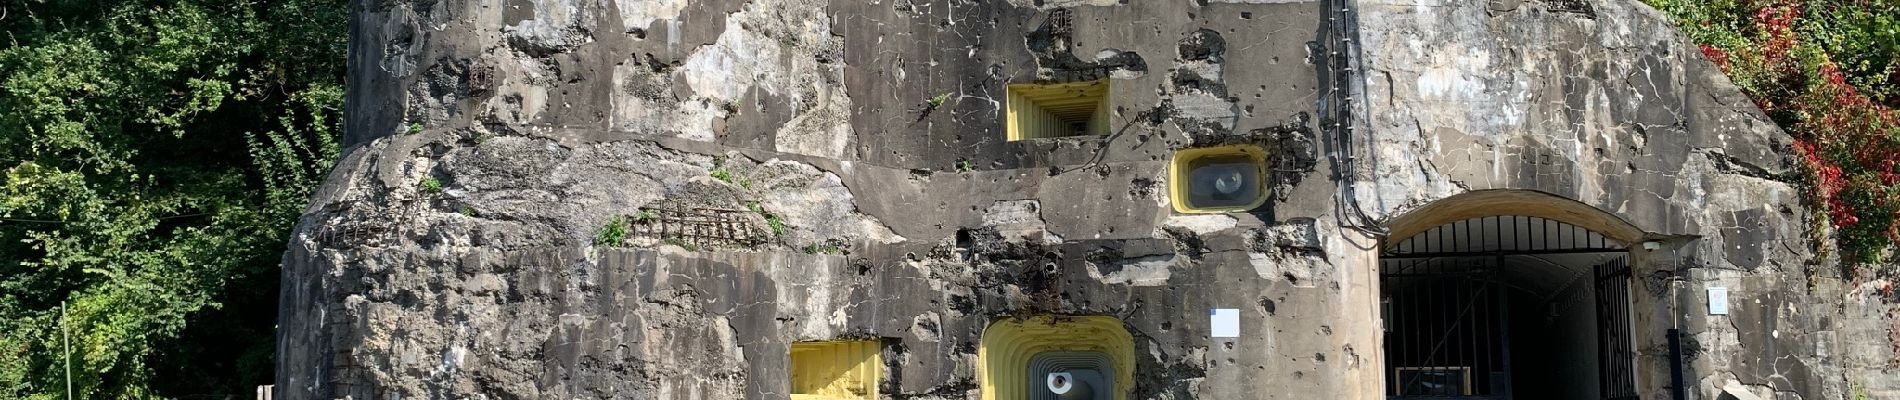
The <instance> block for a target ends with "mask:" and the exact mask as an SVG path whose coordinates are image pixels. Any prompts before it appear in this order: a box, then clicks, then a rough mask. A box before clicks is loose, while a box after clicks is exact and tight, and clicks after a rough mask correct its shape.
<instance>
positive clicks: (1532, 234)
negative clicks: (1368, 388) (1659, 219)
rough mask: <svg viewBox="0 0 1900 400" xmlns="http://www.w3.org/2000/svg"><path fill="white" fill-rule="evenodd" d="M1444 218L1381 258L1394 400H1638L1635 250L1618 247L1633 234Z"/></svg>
mask: <svg viewBox="0 0 1900 400" xmlns="http://www.w3.org/2000/svg"><path fill="white" fill-rule="evenodd" d="M1577 205H1581V204H1577ZM1586 208H1587V207H1586ZM1550 209H1551V208H1543V210H1546V211H1547V210H1550ZM1491 210H1492V211H1498V210H1511V209H1510V208H1504V207H1496V208H1492V209H1491ZM1440 211H1446V210H1440ZM1589 211H1594V209H1589ZM1446 214H1449V215H1453V216H1457V217H1460V219H1444V215H1446ZM1439 218H1440V219H1438V220H1431V222H1432V223H1434V224H1436V225H1434V226H1430V227H1428V228H1416V227H1414V228H1409V229H1406V230H1400V229H1394V231H1395V233H1401V234H1404V235H1405V236H1396V235H1395V236H1393V237H1392V239H1390V240H1389V241H1387V242H1386V243H1385V244H1384V246H1383V248H1382V252H1381V253H1380V261H1379V266H1380V270H1379V274H1380V287H1381V297H1380V306H1381V307H1380V309H1381V312H1382V314H1383V315H1382V320H1383V321H1384V326H1383V329H1384V344H1385V349H1384V350H1385V352H1384V360H1383V361H1384V365H1385V371H1384V374H1385V378H1386V389H1385V392H1386V395H1387V396H1388V398H1392V399H1427V398H1429V399H1559V400H1562V399H1577V400H1598V399H1635V398H1636V395H1635V391H1636V390H1635V389H1636V385H1635V380H1634V376H1635V374H1634V371H1633V368H1634V351H1633V349H1632V347H1631V340H1630V339H1631V338H1630V335H1631V329H1630V298H1629V275H1630V273H1629V266H1628V265H1629V264H1628V262H1627V256H1628V251H1629V250H1628V244H1629V243H1628V241H1627V239H1619V238H1618V237H1617V236H1625V237H1627V236H1629V233H1628V232H1618V233H1619V235H1606V234H1604V233H1600V232H1598V231H1595V230H1592V229H1589V228H1585V227H1583V226H1578V225H1573V224H1570V223H1566V222H1563V221H1560V220H1555V219H1549V218H1545V217H1541V216H1529V215H1509V214H1506V215H1496V214H1492V215H1483V213H1481V212H1464V213H1459V212H1446V213H1444V214H1440V216H1439ZM1595 222H1602V223H1605V224H1603V225H1604V226H1609V227H1613V228H1620V227H1627V224H1624V225H1622V226H1620V227H1619V226H1616V225H1612V224H1607V222H1617V223H1620V222H1621V221H1620V220H1615V219H1614V217H1609V220H1600V221H1595ZM1629 230H1630V231H1635V232H1640V231H1636V230H1634V229H1633V228H1632V229H1629Z"/></svg>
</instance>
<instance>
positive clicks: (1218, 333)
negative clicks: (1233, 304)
mask: <svg viewBox="0 0 1900 400" xmlns="http://www.w3.org/2000/svg"><path fill="white" fill-rule="evenodd" d="M1208 314H1209V315H1210V317H1211V318H1212V321H1211V323H1210V324H1209V326H1211V328H1210V329H1209V333H1208V336H1211V337H1217V338H1237V337H1240V309H1238V308H1216V309H1213V310H1210V312H1209V313H1208Z"/></svg>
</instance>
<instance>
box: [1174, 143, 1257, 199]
mask: <svg viewBox="0 0 1900 400" xmlns="http://www.w3.org/2000/svg"><path fill="white" fill-rule="evenodd" d="M1213 157H1245V158H1247V159H1248V160H1249V161H1248V162H1250V163H1252V164H1253V166H1254V168H1255V173H1254V180H1255V182H1254V185H1255V188H1257V189H1258V193H1257V196H1255V198H1254V199H1253V200H1252V201H1250V202H1248V203H1247V204H1245V205H1240V206H1226V207H1206V208H1200V207H1192V206H1189V205H1188V204H1187V203H1188V201H1187V199H1188V197H1187V195H1188V192H1187V191H1188V184H1189V182H1188V173H1189V172H1190V171H1188V170H1187V167H1188V166H1189V165H1192V164H1193V163H1194V162H1195V161H1196V160H1201V159H1207V158H1213ZM1266 180H1267V151H1266V150H1265V149H1261V148H1260V146H1255V145H1251V144H1234V145H1225V146H1214V147H1201V148H1192V149H1183V150H1180V151H1176V152H1174V160H1173V161H1172V162H1169V163H1168V197H1169V200H1168V202H1169V203H1173V204H1174V211H1176V212H1181V213H1189V214H1212V213H1226V212H1236V211H1247V210H1252V209H1254V208H1258V207H1260V205H1261V204H1266V202H1267V195H1268V193H1267V185H1266V183H1267V182H1266Z"/></svg>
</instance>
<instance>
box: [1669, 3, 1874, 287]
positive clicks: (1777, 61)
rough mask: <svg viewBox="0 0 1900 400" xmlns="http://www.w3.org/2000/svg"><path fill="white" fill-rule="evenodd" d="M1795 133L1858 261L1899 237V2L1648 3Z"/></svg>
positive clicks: (1824, 205)
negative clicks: (1668, 16) (1674, 24)
mask: <svg viewBox="0 0 1900 400" xmlns="http://www.w3.org/2000/svg"><path fill="white" fill-rule="evenodd" d="M1646 1H1648V2H1649V4H1650V5H1653V6H1655V7H1656V8H1658V9H1660V10H1662V11H1664V12H1666V13H1668V14H1669V15H1671V16H1672V17H1674V18H1675V19H1676V22H1677V25H1678V26H1680V27H1681V28H1682V30H1683V32H1684V33H1686V34H1688V35H1689V36H1690V38H1692V39H1694V40H1695V41H1696V42H1698V43H1700V44H1701V46H1702V52H1703V54H1706V55H1708V56H1709V58H1710V59H1711V60H1714V61H1715V62H1716V64H1718V65H1721V67H1722V70H1723V71H1724V72H1727V73H1728V75H1729V77H1730V78H1731V80H1732V81H1734V82H1735V84H1736V85H1737V86H1740V87H1741V88H1742V91H1743V92H1746V93H1747V94H1748V95H1749V97H1751V98H1753V99H1754V100H1755V103H1756V104H1757V105H1759V106H1761V108H1762V110H1763V111H1766V112H1767V113H1768V115H1769V116H1770V117H1772V118H1774V119H1775V121H1776V122H1777V123H1778V124H1780V125H1781V126H1782V127H1783V128H1785V129H1787V131H1788V133H1789V134H1791V135H1793V136H1794V138H1795V151H1796V152H1797V153H1798V155H1799V156H1800V158H1801V161H1802V164H1803V166H1804V167H1805V168H1804V169H1805V170H1806V171H1807V176H1808V179H1807V180H1808V183H1809V189H1810V190H1809V197H1810V198H1811V199H1813V202H1814V204H1815V206H1816V208H1817V209H1819V210H1824V211H1825V212H1823V213H1820V218H1819V220H1820V223H1819V225H1820V226H1819V227H1820V228H1831V230H1832V231H1833V232H1834V235H1833V236H1834V238H1835V239H1836V243H1837V244H1838V245H1839V248H1840V249H1842V250H1843V253H1844V255H1846V256H1847V257H1848V259H1849V261H1850V262H1855V263H1878V262H1880V261H1881V260H1882V258H1883V257H1886V256H1887V255H1888V254H1890V252H1891V251H1892V250H1893V248H1894V243H1895V242H1896V241H1900V117H1896V115H1895V113H1894V110H1895V109H1896V108H1900V1H1896V0H1646Z"/></svg>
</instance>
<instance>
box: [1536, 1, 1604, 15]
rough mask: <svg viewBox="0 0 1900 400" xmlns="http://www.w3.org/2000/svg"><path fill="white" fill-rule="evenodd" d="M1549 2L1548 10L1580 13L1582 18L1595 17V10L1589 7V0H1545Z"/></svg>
mask: <svg viewBox="0 0 1900 400" xmlns="http://www.w3.org/2000/svg"><path fill="white" fill-rule="evenodd" d="M1545 1H1546V2H1548V3H1550V12H1557V13H1573V14H1582V15H1583V16H1584V18H1591V19H1595V18H1596V17H1597V11H1596V9H1595V8H1592V7H1590V2H1589V0H1545Z"/></svg>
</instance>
